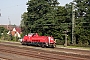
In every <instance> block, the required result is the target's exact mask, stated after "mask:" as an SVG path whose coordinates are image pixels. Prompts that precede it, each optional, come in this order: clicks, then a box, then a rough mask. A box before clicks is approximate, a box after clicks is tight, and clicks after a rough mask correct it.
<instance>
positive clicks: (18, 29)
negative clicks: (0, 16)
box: [0, 25, 21, 33]
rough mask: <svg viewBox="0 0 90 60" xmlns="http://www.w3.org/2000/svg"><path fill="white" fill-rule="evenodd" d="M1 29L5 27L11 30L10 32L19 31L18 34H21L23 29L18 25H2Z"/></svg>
mask: <svg viewBox="0 0 90 60" xmlns="http://www.w3.org/2000/svg"><path fill="white" fill-rule="evenodd" d="M0 27H4V28H5V29H7V30H9V31H13V30H14V31H15V30H16V31H17V32H18V33H20V32H21V28H20V27H19V26H16V25H0Z"/></svg>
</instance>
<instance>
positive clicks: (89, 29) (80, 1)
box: [74, 0, 90, 45]
mask: <svg viewBox="0 0 90 60" xmlns="http://www.w3.org/2000/svg"><path fill="white" fill-rule="evenodd" d="M74 2H75V3H76V30H75V32H76V39H77V43H78V44H81V45H90V37H89V36H90V12H89V11H90V1H89V0H74Z"/></svg>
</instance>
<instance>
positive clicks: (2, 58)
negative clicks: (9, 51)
mask: <svg viewBox="0 0 90 60" xmlns="http://www.w3.org/2000/svg"><path fill="white" fill-rule="evenodd" d="M0 60H11V59H8V58H4V57H0Z"/></svg>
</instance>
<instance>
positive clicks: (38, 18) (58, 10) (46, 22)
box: [21, 0, 90, 45]
mask: <svg viewBox="0 0 90 60" xmlns="http://www.w3.org/2000/svg"><path fill="white" fill-rule="evenodd" d="M74 3H75V30H74V34H75V37H76V43H77V44H78V45H90V12H89V11H90V1H89V0H74ZM58 4H59V3H58V1H57V0H30V1H28V3H27V6H28V7H27V12H24V13H23V15H22V17H21V18H22V21H21V28H22V32H23V34H22V36H24V35H25V34H28V33H35V32H37V33H39V34H40V35H52V36H53V37H54V38H55V39H59V40H58V41H57V42H58V43H57V44H64V40H65V37H64V34H65V33H64V32H65V31H68V32H66V33H67V34H68V45H70V44H71V35H72V33H71V32H72V30H71V29H72V25H71V23H72V3H69V4H66V5H65V6H58Z"/></svg>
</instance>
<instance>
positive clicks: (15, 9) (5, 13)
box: [0, 0, 73, 25]
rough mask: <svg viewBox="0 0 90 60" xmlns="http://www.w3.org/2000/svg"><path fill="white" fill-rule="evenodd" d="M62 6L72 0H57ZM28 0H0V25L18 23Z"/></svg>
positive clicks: (25, 9)
mask: <svg viewBox="0 0 90 60" xmlns="http://www.w3.org/2000/svg"><path fill="white" fill-rule="evenodd" d="M58 1H59V2H60V6H64V5H65V4H67V3H70V2H72V1H73V0H58ZM27 2H28V0H0V13H1V17H0V25H8V24H9V23H10V24H12V25H14V24H15V25H20V22H21V15H22V14H23V13H24V12H26V11H27V6H26V3H27Z"/></svg>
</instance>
